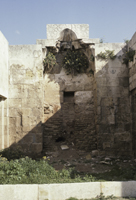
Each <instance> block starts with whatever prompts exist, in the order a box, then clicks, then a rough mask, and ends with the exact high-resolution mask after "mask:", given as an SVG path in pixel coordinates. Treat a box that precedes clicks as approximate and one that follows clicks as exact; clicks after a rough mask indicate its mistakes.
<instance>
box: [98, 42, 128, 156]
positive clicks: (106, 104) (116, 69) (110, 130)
mask: <svg viewBox="0 0 136 200" xmlns="http://www.w3.org/2000/svg"><path fill="white" fill-rule="evenodd" d="M123 47H124V44H109V43H108V44H107V43H105V44H103V43H102V44H96V47H95V55H96V60H95V67H96V73H95V80H96V86H95V87H96V88H95V90H96V108H97V118H96V125H97V138H98V150H99V151H100V154H102V155H113V156H120V155H124V156H127V155H132V136H131V131H130V130H131V118H130V116H131V115H130V100H129V89H128V84H129V77H128V68H127V67H126V65H124V64H122V54H123V51H122V49H123ZM105 50H114V53H115V55H116V58H115V60H111V59H108V60H102V59H98V57H97V55H98V54H99V53H100V52H101V51H102V52H104V51H105Z"/></svg>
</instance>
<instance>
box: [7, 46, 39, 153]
mask: <svg viewBox="0 0 136 200" xmlns="http://www.w3.org/2000/svg"><path fill="white" fill-rule="evenodd" d="M9 59H10V80H9V99H8V100H9V141H10V146H14V145H15V146H16V145H19V146H20V148H22V149H23V151H25V152H27V153H28V154H29V153H31V152H32V153H38V152H41V151H42V117H43V86H42V79H43V65H42V48H41V45H17V46H9Z"/></svg>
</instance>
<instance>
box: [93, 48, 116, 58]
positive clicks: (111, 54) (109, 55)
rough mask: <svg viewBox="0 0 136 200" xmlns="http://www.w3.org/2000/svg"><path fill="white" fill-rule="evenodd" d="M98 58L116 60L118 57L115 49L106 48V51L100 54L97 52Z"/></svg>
mask: <svg viewBox="0 0 136 200" xmlns="http://www.w3.org/2000/svg"><path fill="white" fill-rule="evenodd" d="M97 58H98V59H102V60H108V59H111V60H114V59H115V58H116V55H115V54H114V50H113V51H112V50H105V52H102V51H101V52H100V53H99V54H97Z"/></svg>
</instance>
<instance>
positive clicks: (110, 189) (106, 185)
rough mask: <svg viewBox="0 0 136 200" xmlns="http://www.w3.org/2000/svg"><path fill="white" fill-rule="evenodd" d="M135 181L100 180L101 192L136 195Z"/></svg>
mask: <svg viewBox="0 0 136 200" xmlns="http://www.w3.org/2000/svg"><path fill="white" fill-rule="evenodd" d="M135 188H136V181H126V182H125V181H124V182H102V183H101V192H102V193H103V194H104V196H109V195H113V196H116V197H136V190H135Z"/></svg>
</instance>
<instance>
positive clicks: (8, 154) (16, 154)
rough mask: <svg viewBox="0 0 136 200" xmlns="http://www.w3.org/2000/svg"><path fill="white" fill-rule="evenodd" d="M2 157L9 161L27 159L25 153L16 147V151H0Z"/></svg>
mask: <svg viewBox="0 0 136 200" xmlns="http://www.w3.org/2000/svg"><path fill="white" fill-rule="evenodd" d="M0 155H1V156H2V157H5V158H7V159H8V160H13V159H19V158H23V157H25V156H24V153H23V152H22V151H21V149H20V147H16V148H15V149H12V148H6V149H4V150H1V151H0Z"/></svg>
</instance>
